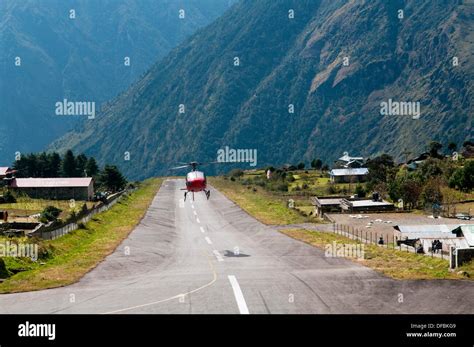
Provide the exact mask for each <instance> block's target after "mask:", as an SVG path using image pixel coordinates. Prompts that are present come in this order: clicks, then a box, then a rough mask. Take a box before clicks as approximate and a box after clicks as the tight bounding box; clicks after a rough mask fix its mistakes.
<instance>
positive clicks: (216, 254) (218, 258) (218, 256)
mask: <svg viewBox="0 0 474 347" xmlns="http://www.w3.org/2000/svg"><path fill="white" fill-rule="evenodd" d="M212 253H214V255H215V256H216V258H217V261H224V258H222V255H221V254H220V253H219V251H217V250H213V251H212Z"/></svg>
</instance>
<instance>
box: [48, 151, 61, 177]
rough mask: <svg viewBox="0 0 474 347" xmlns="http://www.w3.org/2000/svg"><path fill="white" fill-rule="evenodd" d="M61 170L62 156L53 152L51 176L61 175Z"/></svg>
mask: <svg viewBox="0 0 474 347" xmlns="http://www.w3.org/2000/svg"><path fill="white" fill-rule="evenodd" d="M60 172H61V157H60V156H59V154H58V153H56V152H53V153H51V154H50V156H49V177H59V175H60Z"/></svg>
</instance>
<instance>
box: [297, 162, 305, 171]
mask: <svg viewBox="0 0 474 347" xmlns="http://www.w3.org/2000/svg"><path fill="white" fill-rule="evenodd" d="M305 166H306V165H305V163H303V162H301V163H299V164H298V165H297V166H296V167H297V168H298V170H303V169H304V167H305Z"/></svg>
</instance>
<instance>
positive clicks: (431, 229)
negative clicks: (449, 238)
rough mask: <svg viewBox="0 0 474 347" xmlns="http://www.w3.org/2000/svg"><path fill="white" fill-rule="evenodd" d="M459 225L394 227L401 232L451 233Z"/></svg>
mask: <svg viewBox="0 0 474 347" xmlns="http://www.w3.org/2000/svg"><path fill="white" fill-rule="evenodd" d="M458 226H459V225H456V224H452V225H449V226H448V225H446V224H432V225H430V224H424V225H396V226H395V228H396V229H398V230H400V232H402V233H451V232H452V230H454V229H456V228H457V227H458Z"/></svg>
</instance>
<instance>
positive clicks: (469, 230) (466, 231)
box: [461, 224, 474, 247]
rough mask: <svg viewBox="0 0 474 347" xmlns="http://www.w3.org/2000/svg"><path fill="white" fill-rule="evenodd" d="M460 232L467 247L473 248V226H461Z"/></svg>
mask: <svg viewBox="0 0 474 347" xmlns="http://www.w3.org/2000/svg"><path fill="white" fill-rule="evenodd" d="M461 230H462V233H463V235H464V238H465V239H466V241H467V243H468V244H469V247H474V224H465V225H461Z"/></svg>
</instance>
